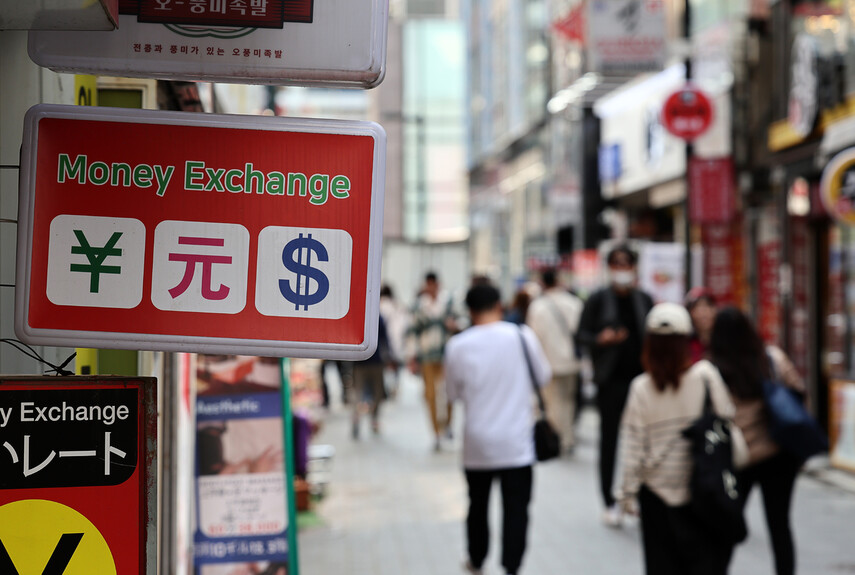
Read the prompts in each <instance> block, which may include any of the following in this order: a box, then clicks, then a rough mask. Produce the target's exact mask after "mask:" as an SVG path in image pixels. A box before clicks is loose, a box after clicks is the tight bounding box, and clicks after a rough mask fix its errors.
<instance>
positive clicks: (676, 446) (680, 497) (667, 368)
mask: <svg viewBox="0 0 855 575" xmlns="http://www.w3.org/2000/svg"><path fill="white" fill-rule="evenodd" d="M691 333H692V321H691V318H690V317H689V312H688V311H686V309H685V308H684V307H682V306H680V305H677V304H673V303H662V304H658V305H656V306H655V307H654V308H653V309H652V310H651V311H650V313H649V314H648V316H647V320H646V335H645V339H644V347H643V351H642V364H643V365H644V370H645V371H644V373H643V374H641V375H639V376H638V377H636V378H635V379H634V380H633V382H632V385H631V388H630V392H629V399H628V401H627V405H626V411H625V412H624V418H623V423H622V433H623V436H622V437H623V438H624V441H623V449H622V457H621V459H622V463H623V469H624V475H623V483H622V488H621V491H620V492H619V493H618V500H619V501H620V502H621V506H622V507H623V509H624V510H625V511H626V512H629V513H634V512H635V511H636V508H635V501H636V500H637V502H638V507H639V511H640V513H641V531H642V543H643V547H644V563H645V569H646V572H647V574H648V575H671V574H673V575H724V574H726V573H727V568H728V564H729V562H730V557H731V554H732V551H733V545H732V544H731V543H726V542H723V541H719V540H718V539H716V538H715V537H713V536H711V535H710V534H708V533H707V532H706V530H705V529H704V528H703V526H701V525H700V524H699V523H698V521H697V519H696V518H695V516H694V515H693V514H692V511H691V510H690V508H689V504H690V501H691V491H690V488H689V482H690V478H691V473H692V458H691V454H690V443H689V440H687V439H685V438H684V437H683V436H682V431H683V430H684V429H686V428H687V427H689V426H690V425H691V424H692V422H693V421H694V420H696V419H697V418H698V417H699V416H700V415H701V413H702V411H703V406H704V398H705V396H706V393H707V390H708V391H709V395H710V399H711V400H712V405H713V409H714V410H715V412H716V413H717V414H719V415H720V416H721V417H724V418H730V417H732V415H733V412H734V407H733V403H732V402H731V400H730V396H729V395H728V392H727V388H726V387H725V385H724V382H723V381H722V379H721V376H720V375H719V373H718V371H717V370H716V369H715V367H714V366H713V365H712V364H711V363H710V362H709V361H707V360H700V361H698V362H695V363H693V362H692V358H691V354H690V350H689V336H690V334H691Z"/></svg>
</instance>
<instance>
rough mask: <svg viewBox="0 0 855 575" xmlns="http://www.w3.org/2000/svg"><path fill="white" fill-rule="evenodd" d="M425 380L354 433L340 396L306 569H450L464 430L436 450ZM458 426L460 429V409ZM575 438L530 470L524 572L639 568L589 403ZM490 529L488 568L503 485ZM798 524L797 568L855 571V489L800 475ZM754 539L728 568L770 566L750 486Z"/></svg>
mask: <svg viewBox="0 0 855 575" xmlns="http://www.w3.org/2000/svg"><path fill="white" fill-rule="evenodd" d="M420 394H421V385H420V381H419V380H418V379H416V378H412V377H407V378H405V381H404V383H403V384H402V386H401V390H400V392H399V393H398V396H397V397H396V398H395V399H393V400H390V401H388V402H386V403H385V404H384V406H383V408H384V411H383V413H382V422H383V428H382V431H381V433H380V434H379V435H377V436H374V435H372V434H371V431H370V428H369V426H368V423H367V421H366V422H364V424H363V428H362V434H361V438H360V439H359V440H358V441H354V440H352V439H351V437H350V414H349V412H348V411H347V410H346V409H345V408H344V407H343V406H341V405H340V404H339V403H335V405H336V407H334V409H333V410H332V411H331V413H330V414H329V415H328V416H327V418H326V420H325V423H324V429H323V430H322V432H321V433H320V435H319V436H318V437H317V438H316V440H315V443H326V444H330V445H333V446H334V447H335V449H336V455H335V458H334V461H333V474H332V481H331V484H330V487H329V491H328V493H327V496H326V497H325V499H324V500H323V501H322V502H321V503H320V504H319V505H318V506H317V508H316V509H317V511H318V514H319V516H320V518H321V520H322V524H321V525H319V526H313V527H309V528H306V529H304V530H303V531H301V533H300V566H301V573H303V574H304V575H327V574H329V575H332V574H339V573H347V574H351V575H391V574H396V575H453V574H458V573H462V572H463V571H462V569H461V565H462V562H463V559H464V557H465V554H464V543H463V521H464V517H465V512H466V490H465V481H464V478H463V474H462V473H461V470H460V453H459V450H460V440H459V435H460V434H459V433H458V434H457V437H456V438H455V440H454V441H451V442H448V443H447V445H446V448H445V449H444V451H442V452H441V453H434V452H433V449H432V438H431V434H430V432H429V429H428V428H429V426H428V420H427V415H426V413H425V410H424V408H423V405H422V399H421V395H420ZM455 415H456V416H457V417H458V420H457V422H456V423H457V425H456V427H458V428H459V424H460V416H459V414H458V413H456V414H455ZM580 435H581V438H580V442H581V444H580V446H579V447H578V449H577V451H576V453H575V455H574V456H573V457H572V458H567V459H562V460H558V461H553V462H549V463H546V464H541V465H538V466H537V467H536V469H535V488H534V500H533V503H532V507H531V524H530V531H529V547H528V551H527V553H526V557H525V560H524V563H523V569H522V571H521V572H522V573H523V574H524V575H552V574H564V573H567V574H583V575H640V574H641V573H642V572H643V571H642V567H641V548H640V542H639V531H638V528H637V524H636V523H635V522H630V523H628V524H626V525H625V526H624V528H623V529H619V530H615V529H609V528H606V527H604V526H603V525H602V524H601V523H600V501H599V495H598V491H597V488H596V484H595V482H596V476H595V461H596V459H595V458H596V451H595V441H596V414H595V412H593V411H588V412H586V413H585V415H584V419H583V422H582V426H581V433H580ZM492 503H493V513H492V526H493V528H494V531H493V540H492V542H491V548H490V555H489V557H488V561H487V564H486V565H485V570H486V572H487V573H489V574H493V575H501V573H502V571H501V568H500V566H499V563H498V531H497V530H498V529H499V526H500V522H499V506H498V503H499V491H498V489H494V491H493V499H492ZM793 513H794V517H793V519H794V521H793V523H794V528H795V531H796V541H797V550H798V561H799V572H800V573H803V574H806V575H840V574H844V573H855V548H853V543H852V532H853V531H852V529H853V528H852V526H853V525H855V494H853V493H851V492H848V491H844V490H842V489H839V488H835V487H831V486H828V485H826V484H823V483H820V482H818V481H816V480H814V479H812V478H809V477H803V478H802V479H800V480H799V483H798V487H797V490H796V494H795V504H794V509H793ZM749 526H750V529H751V536H750V539H749V540H748V541H747V542H746V543H745V544H743V545H742V546H740V547H739V548H738V549H737V552H736V557H735V560H734V563H733V565H732V569H731V574H733V575H766V574H770V575H771V574H772V567H771V554H770V553H769V551H768V542H767V535H766V529H765V525H764V524H763V516H762V512H761V505H760V497H758V494H757V493H754V494H753V495H752V500H751V505H750V509H749Z"/></svg>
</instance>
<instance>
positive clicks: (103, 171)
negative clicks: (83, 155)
mask: <svg viewBox="0 0 855 575" xmlns="http://www.w3.org/2000/svg"><path fill="white" fill-rule="evenodd" d="M99 172H100V173H99ZM109 179H110V168H108V167H107V164H105V163H104V162H92V163H91V164H89V181H90V182H92V183H93V184H95V185H96V186H103V185H104V184H106V183H107V180H109Z"/></svg>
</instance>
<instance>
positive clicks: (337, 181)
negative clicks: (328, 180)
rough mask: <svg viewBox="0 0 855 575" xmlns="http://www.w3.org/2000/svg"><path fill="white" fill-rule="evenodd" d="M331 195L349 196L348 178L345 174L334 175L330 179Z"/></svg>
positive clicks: (338, 196) (335, 196) (339, 197)
mask: <svg viewBox="0 0 855 575" xmlns="http://www.w3.org/2000/svg"><path fill="white" fill-rule="evenodd" d="M331 193H332V196H333V197H334V198H338V199H342V198H349V197H350V179H349V178H348V177H347V176H336V177H334V178H333V179H332V190H331Z"/></svg>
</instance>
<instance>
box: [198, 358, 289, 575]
mask: <svg viewBox="0 0 855 575" xmlns="http://www.w3.org/2000/svg"><path fill="white" fill-rule="evenodd" d="M285 391H286V392H287V390H285ZM196 393H197V395H196V425H197V428H196V474H195V475H196V478H195V495H196V513H195V520H196V524H195V535H194V543H195V545H194V564H195V567H196V573H197V574H198V575H233V574H236V573H241V574H242V573H259V574H260V573H264V574H265V575H285V574H286V573H289V574H291V575H295V573H296V571H295V570H293V569H295V567H296V561H295V557H294V553H295V551H296V549H294V547H293V546H294V543H295V541H296V538H295V535H294V533H293V531H292V530H293V529H294V526H295V523H294V517H295V515H294V508H293V505H292V502H293V484H294V483H293V469H292V468H291V466H290V465H289V463H288V462H289V457H288V452H287V450H288V449H289V448H288V446H289V445H290V441H286V433H285V432H286V431H287V430H288V429H289V424H288V422H290V418H289V417H288V414H286V413H284V409H283V401H282V393H283V390H282V387H281V375H280V360H279V359H278V358H267V357H254V356H227V355H199V356H198V359H197V368H196Z"/></svg>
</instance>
